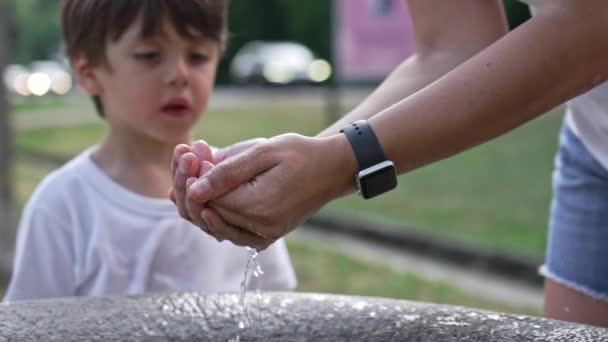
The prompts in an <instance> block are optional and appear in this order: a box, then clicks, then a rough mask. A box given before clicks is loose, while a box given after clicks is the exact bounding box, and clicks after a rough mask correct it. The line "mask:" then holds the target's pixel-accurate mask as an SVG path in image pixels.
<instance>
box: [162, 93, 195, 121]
mask: <svg viewBox="0 0 608 342" xmlns="http://www.w3.org/2000/svg"><path fill="white" fill-rule="evenodd" d="M161 112H163V113H164V114H167V115H169V116H171V117H183V116H186V115H188V114H190V113H191V112H192V109H191V107H190V103H189V102H188V101H187V100H186V99H183V98H175V99H172V100H170V101H169V102H167V103H166V104H165V105H163V106H162V107H161Z"/></svg>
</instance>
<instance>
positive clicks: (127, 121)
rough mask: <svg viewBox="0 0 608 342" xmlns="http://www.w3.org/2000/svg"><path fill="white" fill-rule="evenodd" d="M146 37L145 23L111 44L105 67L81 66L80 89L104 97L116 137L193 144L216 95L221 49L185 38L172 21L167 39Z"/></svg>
mask: <svg viewBox="0 0 608 342" xmlns="http://www.w3.org/2000/svg"><path fill="white" fill-rule="evenodd" d="M140 32H141V20H139V21H135V22H134V24H132V25H131V27H129V29H128V30H127V31H126V32H125V33H124V34H123V35H122V37H120V39H119V40H117V41H115V42H111V41H110V42H108V44H107V49H106V57H107V58H106V60H107V63H106V64H104V65H99V66H94V67H92V66H87V64H86V63H87V62H86V60H85V61H83V60H82V59H81V60H77V61H76V62H75V70H76V73H77V74H79V79H80V83H81V85H82V86H83V88H85V90H86V91H87V92H89V94H90V95H98V96H100V98H101V101H102V104H103V108H104V113H105V116H106V120H107V121H108V124H109V125H110V127H111V129H112V130H113V134H124V136H125V137H128V138H129V139H133V138H137V137H141V138H144V139H152V140H155V141H158V142H163V143H168V144H175V143H179V142H187V141H188V140H189V139H190V131H191V129H192V127H193V126H194V125H195V124H196V122H197V121H198V120H199V118H200V116H201V113H202V112H203V111H204V110H205V109H206V107H207V102H208V99H209V95H210V94H211V92H212V89H213V83H214V80H215V72H216V69H217V64H218V60H219V54H220V51H219V44H218V43H217V42H216V41H213V40H210V39H204V38H201V39H198V40H188V39H186V38H183V37H181V36H180V35H179V34H178V33H177V32H176V30H175V29H174V28H173V27H172V26H171V25H170V23H169V21H168V20H166V21H165V24H164V25H163V29H162V30H161V31H160V32H162V34H158V35H155V36H152V37H150V38H142V37H141V35H140ZM87 68H88V70H89V71H88V72H87V71H86V70H87ZM83 70H84V71H83Z"/></svg>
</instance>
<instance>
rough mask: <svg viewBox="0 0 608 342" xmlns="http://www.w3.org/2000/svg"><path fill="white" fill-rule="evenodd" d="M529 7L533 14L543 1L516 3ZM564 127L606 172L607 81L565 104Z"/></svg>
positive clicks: (607, 132) (533, 0)
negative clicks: (525, 4) (570, 131)
mask: <svg viewBox="0 0 608 342" xmlns="http://www.w3.org/2000/svg"><path fill="white" fill-rule="evenodd" d="M520 1H522V2H524V3H527V4H529V5H530V8H531V9H532V12H533V14H534V13H535V12H536V11H537V10H536V9H535V7H539V6H540V5H542V3H543V2H545V1H550V0H520ZM566 124H567V125H568V127H570V129H572V132H573V133H574V134H575V135H576V136H577V137H578V138H579V139H581V141H582V142H583V144H584V145H585V147H587V149H588V150H589V152H590V153H591V154H592V155H593V156H594V157H595V159H597V160H598V161H599V162H600V164H602V166H604V168H606V169H608V82H604V83H602V84H600V85H599V86H597V87H595V88H593V89H592V90H590V91H588V92H586V93H584V94H581V95H579V96H578V97H576V98H574V99H572V100H570V101H568V102H567V103H566Z"/></svg>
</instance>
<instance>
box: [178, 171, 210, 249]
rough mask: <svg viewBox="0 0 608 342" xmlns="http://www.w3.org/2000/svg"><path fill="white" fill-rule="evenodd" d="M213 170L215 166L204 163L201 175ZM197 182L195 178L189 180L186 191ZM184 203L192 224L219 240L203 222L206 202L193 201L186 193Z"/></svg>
mask: <svg viewBox="0 0 608 342" xmlns="http://www.w3.org/2000/svg"><path fill="white" fill-rule="evenodd" d="M211 168H213V164H211V163H209V162H208V161H204V162H203V163H202V164H201V172H200V173H205V172H207V171H209V170H210V169H211ZM195 180H196V178H194V177H192V178H189V179H188V180H187V181H186V189H188V188H189V187H190V186H191V185H192V183H193V182H194V181H195ZM186 192H187V190H186ZM184 203H185V205H186V210H187V212H188V217H190V218H191V219H192V223H194V224H195V225H197V226H199V227H200V228H201V229H202V230H203V231H205V232H206V233H207V234H209V235H211V236H213V237H214V238H216V239H217V236H216V235H215V234H214V232H213V231H212V230H211V229H209V227H208V226H207V224H206V223H205V222H204V221H203V218H202V217H201V215H200V213H201V211H202V210H203V209H204V208H205V203H204V202H198V201H193V200H192V199H190V198H189V196H188V193H186V198H185V201H184Z"/></svg>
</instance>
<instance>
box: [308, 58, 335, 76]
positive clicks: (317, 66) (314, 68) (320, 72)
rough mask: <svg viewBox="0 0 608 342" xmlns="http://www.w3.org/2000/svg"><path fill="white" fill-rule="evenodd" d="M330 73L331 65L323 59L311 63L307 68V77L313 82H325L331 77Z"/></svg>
mask: <svg viewBox="0 0 608 342" xmlns="http://www.w3.org/2000/svg"><path fill="white" fill-rule="evenodd" d="M331 72H332V70H331V65H330V64H329V63H328V62H327V61H325V60H323V59H317V60H315V61H313V62H312V63H310V66H309V67H308V77H310V79H311V80H312V81H313V82H324V81H327V80H328V79H329V78H330V77H331Z"/></svg>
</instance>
